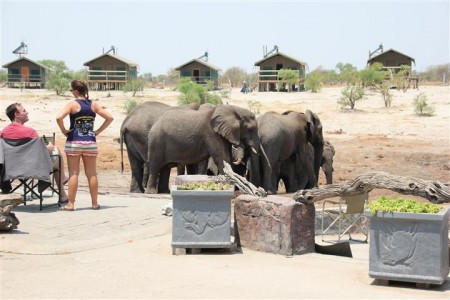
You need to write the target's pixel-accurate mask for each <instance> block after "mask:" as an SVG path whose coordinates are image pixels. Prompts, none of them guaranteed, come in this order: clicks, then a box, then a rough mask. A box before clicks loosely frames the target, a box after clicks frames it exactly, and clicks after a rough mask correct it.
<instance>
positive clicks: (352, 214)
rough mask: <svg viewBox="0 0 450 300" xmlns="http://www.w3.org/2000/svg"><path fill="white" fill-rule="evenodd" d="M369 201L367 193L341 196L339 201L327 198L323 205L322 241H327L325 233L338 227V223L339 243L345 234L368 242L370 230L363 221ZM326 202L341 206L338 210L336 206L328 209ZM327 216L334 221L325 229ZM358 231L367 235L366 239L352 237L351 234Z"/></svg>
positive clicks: (350, 237)
mask: <svg viewBox="0 0 450 300" xmlns="http://www.w3.org/2000/svg"><path fill="white" fill-rule="evenodd" d="M367 201H368V194H367V193H364V194H361V195H355V196H345V197H340V198H339V201H335V200H325V201H324V202H323V207H322V226H321V231H322V241H325V239H324V235H325V234H326V233H327V232H330V231H331V229H333V228H334V227H336V224H337V227H338V240H337V242H338V243H339V241H340V240H341V238H342V237H343V236H344V235H345V234H348V235H349V240H354V241H358V242H363V243H367V239H368V237H369V232H368V230H367V228H366V226H365V224H364V222H363V219H364V218H365V216H364V206H365V204H366V203H367ZM326 204H333V205H339V206H338V208H337V210H336V208H335V207H334V208H331V209H327V208H326ZM327 217H329V218H331V220H332V222H331V224H330V225H329V226H328V227H327V228H325V229H324V221H325V219H326V218H327ZM357 231H359V232H361V233H363V234H364V235H365V236H366V238H365V240H357V239H352V236H351V234H352V233H355V232H357Z"/></svg>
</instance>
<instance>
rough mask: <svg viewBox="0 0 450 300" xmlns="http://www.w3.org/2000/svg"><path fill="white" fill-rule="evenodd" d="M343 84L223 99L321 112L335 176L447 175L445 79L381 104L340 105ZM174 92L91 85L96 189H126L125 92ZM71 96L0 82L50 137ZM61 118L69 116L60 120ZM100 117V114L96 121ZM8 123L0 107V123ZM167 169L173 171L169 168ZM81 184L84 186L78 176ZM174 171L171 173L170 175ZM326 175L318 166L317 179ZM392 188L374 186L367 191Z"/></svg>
mask: <svg viewBox="0 0 450 300" xmlns="http://www.w3.org/2000/svg"><path fill="white" fill-rule="evenodd" d="M341 89H342V88H339V87H333V88H324V89H323V90H322V91H321V92H320V93H317V94H313V93H309V92H301V93H275V92H269V93H259V92H254V93H249V94H242V93H240V92H239V89H233V90H232V91H231V94H230V96H229V98H225V99H223V100H224V102H227V103H229V104H234V105H238V106H241V107H245V108H249V105H250V104H251V103H257V104H259V105H260V107H259V111H260V113H264V112H266V111H270V110H273V111H277V112H283V111H285V110H297V111H305V110H306V109H310V110H312V111H313V112H315V113H317V114H318V116H319V117H320V119H321V121H322V124H323V128H324V137H325V139H326V140H329V141H330V142H331V143H332V144H333V145H334V146H335V148H336V156H335V159H334V169H335V173H334V179H335V182H334V183H342V182H345V181H349V180H351V179H353V178H354V177H356V176H358V175H360V174H362V173H365V172H369V171H386V172H389V173H392V174H395V175H401V176H413V177H418V178H423V179H429V180H438V181H441V182H450V151H449V150H450V133H449V131H450V120H449V116H450V107H449V104H450V97H449V96H450V91H449V87H448V86H421V87H420V89H419V90H411V89H410V90H408V91H407V92H406V93H404V92H402V91H396V90H393V91H392V92H393V94H394V98H393V102H392V106H391V107H389V108H385V107H384V102H383V100H382V98H381V96H380V94H379V93H376V92H369V93H368V95H367V96H366V98H365V99H363V100H361V101H359V102H357V104H356V109H355V110H354V111H350V110H342V109H341V108H340V107H339V106H338V105H337V101H338V99H339V97H340V91H341ZM419 93H425V95H426V96H427V98H428V101H429V103H430V104H431V105H433V106H434V107H435V110H436V114H435V116H432V117H418V116H416V115H415V114H414V107H413V106H412V101H413V99H414V97H416V96H417V95H419ZM177 96H178V92H176V91H171V90H169V89H146V90H144V91H143V92H140V93H139V94H137V95H136V97H132V96H131V93H128V94H126V93H123V92H120V91H112V92H108V91H101V92H96V91H92V92H91V93H90V98H91V99H94V100H97V101H99V102H100V103H101V104H102V105H103V106H104V107H105V108H106V109H107V110H108V111H110V112H111V113H112V115H113V116H114V122H113V123H112V125H111V126H110V127H109V128H108V129H107V130H105V131H104V133H103V134H102V135H101V136H99V138H98V139H99V147H100V156H99V162H98V173H99V180H100V192H101V193H127V192H128V191H129V184H130V177H131V175H130V168H129V163H128V159H127V157H126V151H125V159H124V160H125V171H124V173H123V174H122V173H121V168H120V166H121V164H120V146H119V144H118V142H117V139H118V138H119V131H120V126H121V124H122V121H123V119H124V118H125V116H126V115H125V110H124V106H125V103H126V102H127V101H129V100H137V101H139V102H144V101H161V102H164V103H167V104H170V105H176V103H177ZM71 100H72V96H71V95H70V96H69V94H67V95H65V96H57V95H55V93H54V92H52V91H49V90H36V89H33V90H23V91H21V90H20V89H8V88H1V89H0V101H1V102H0V103H1V105H0V107H1V109H2V111H4V109H5V108H6V107H7V105H9V104H10V103H12V102H20V103H22V104H23V105H24V106H25V108H26V109H27V110H28V111H29V117H30V121H29V122H28V123H27V125H28V126H30V127H34V128H35V129H36V130H37V131H38V132H39V133H42V134H44V133H51V132H56V135H57V144H58V146H59V147H60V148H62V147H63V145H64V141H65V140H64V136H63V135H62V134H61V133H60V132H59V129H58V127H57V125H56V122H55V117H56V114H57V112H58V111H59V110H60V109H62V108H63V107H64V105H65V104H66V103H67V102H68V101H71ZM66 121H67V122H68V120H66ZM98 123H99V122H98ZM8 124H9V120H8V118H7V117H6V115H5V114H4V113H3V114H1V115H0V128H3V127H4V126H6V125H8ZM172 174H174V173H172ZM81 177H82V178H81V181H80V188H82V189H83V188H87V186H86V182H85V181H84V179H83V176H81ZM174 177H175V176H171V180H174ZM324 182H325V179H324V175H323V173H321V174H320V178H319V183H321V184H323V183H324ZM381 194H388V195H389V194H395V193H394V192H391V191H384V190H374V191H373V192H372V193H371V199H372V198H373V197H377V196H378V195H381Z"/></svg>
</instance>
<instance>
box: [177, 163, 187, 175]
mask: <svg viewBox="0 0 450 300" xmlns="http://www.w3.org/2000/svg"><path fill="white" fill-rule="evenodd" d="M185 169H186V165H183V164H178V165H177V175H184V174H185Z"/></svg>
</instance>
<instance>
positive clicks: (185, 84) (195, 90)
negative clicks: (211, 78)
mask: <svg viewBox="0 0 450 300" xmlns="http://www.w3.org/2000/svg"><path fill="white" fill-rule="evenodd" d="M177 87H178V90H179V91H180V92H181V94H180V95H179V96H178V104H179V105H185V104H190V103H198V104H204V103H211V104H214V105H218V104H220V103H222V98H221V97H220V95H218V94H216V93H209V92H208V91H207V89H206V88H205V87H204V86H201V85H199V84H197V83H195V82H192V81H191V80H190V79H189V78H181V79H180V80H179V81H178V85H177Z"/></svg>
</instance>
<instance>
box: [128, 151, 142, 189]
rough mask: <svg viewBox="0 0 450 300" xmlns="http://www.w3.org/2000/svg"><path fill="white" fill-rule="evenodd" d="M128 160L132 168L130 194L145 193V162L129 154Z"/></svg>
mask: <svg viewBox="0 0 450 300" xmlns="http://www.w3.org/2000/svg"><path fill="white" fill-rule="evenodd" d="M128 158H129V161H130V167H131V183H130V193H143V192H144V186H143V183H144V182H145V181H144V169H143V162H142V160H140V159H139V158H138V157H136V156H135V155H133V154H131V153H129V154H128Z"/></svg>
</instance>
